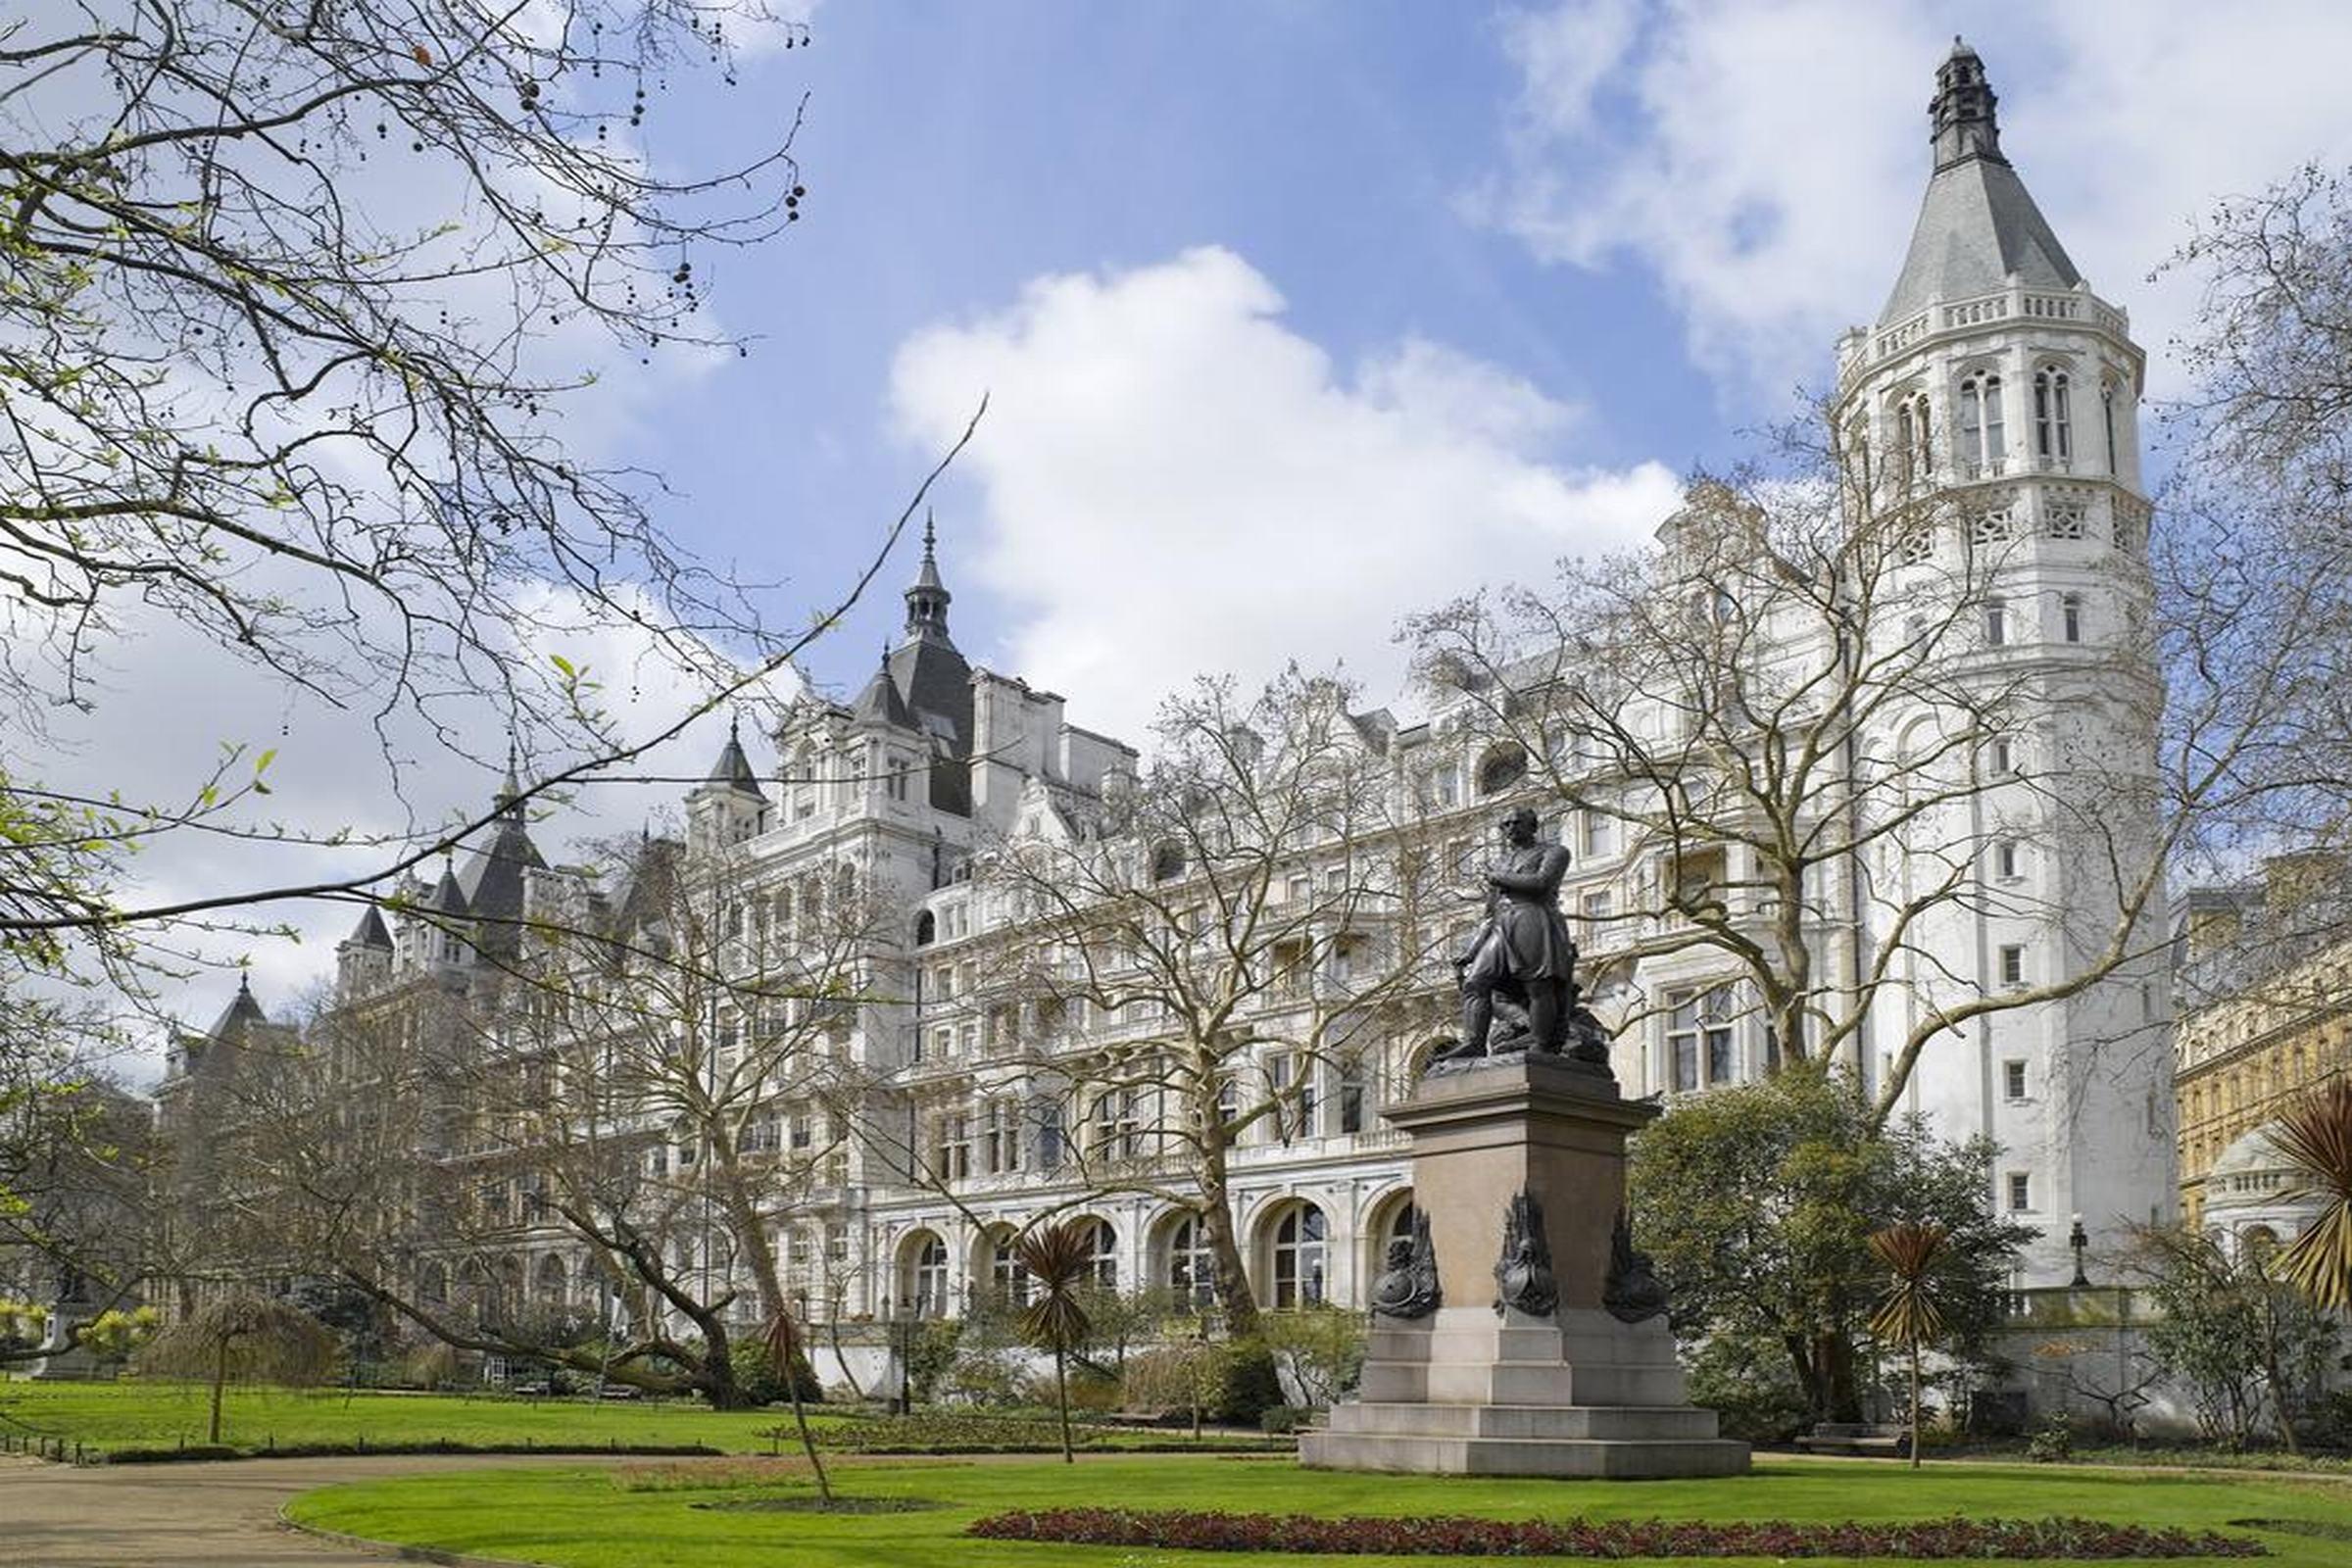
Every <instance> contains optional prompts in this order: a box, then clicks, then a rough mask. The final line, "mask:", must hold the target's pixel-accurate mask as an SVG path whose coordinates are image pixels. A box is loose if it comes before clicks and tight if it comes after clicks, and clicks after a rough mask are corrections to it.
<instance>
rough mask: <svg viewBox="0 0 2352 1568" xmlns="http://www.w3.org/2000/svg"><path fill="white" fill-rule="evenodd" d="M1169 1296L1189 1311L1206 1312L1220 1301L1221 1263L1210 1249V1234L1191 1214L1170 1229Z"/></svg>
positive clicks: (1184, 1309)
mask: <svg viewBox="0 0 2352 1568" xmlns="http://www.w3.org/2000/svg"><path fill="white" fill-rule="evenodd" d="M1168 1294H1169V1295H1170V1296H1173V1297H1174V1298H1175V1299H1176V1304H1177V1306H1178V1308H1179V1309H1181V1310H1183V1311H1188V1312H1204V1311H1206V1310H1208V1308H1209V1306H1210V1305H1211V1304H1212V1303H1214V1301H1215V1300H1216V1296H1217V1260H1216V1257H1215V1255H1214V1254H1212V1253H1211V1252H1210V1251H1209V1250H1208V1231H1207V1228H1206V1227H1205V1226H1203V1225H1202V1224H1201V1221H1200V1220H1199V1219H1197V1218H1195V1217H1194V1216H1192V1215H1190V1214H1187V1215H1186V1216H1185V1217H1184V1218H1182V1219H1180V1220H1178V1221H1177V1222H1176V1223H1175V1224H1173V1225H1171V1226H1169V1227H1168Z"/></svg>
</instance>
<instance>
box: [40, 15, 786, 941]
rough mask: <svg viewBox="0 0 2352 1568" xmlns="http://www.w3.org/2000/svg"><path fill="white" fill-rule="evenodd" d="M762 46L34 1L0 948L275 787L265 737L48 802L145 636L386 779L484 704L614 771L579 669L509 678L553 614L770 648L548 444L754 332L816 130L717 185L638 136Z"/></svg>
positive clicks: (547, 24) (299, 830)
mask: <svg viewBox="0 0 2352 1568" xmlns="http://www.w3.org/2000/svg"><path fill="white" fill-rule="evenodd" d="M739 35H748V37H749V38H750V39H752V40H754V41H756V42H757V43H758V44H759V45H760V47H772V46H773V45H775V44H777V43H782V44H784V45H786V46H793V45H796V44H800V43H805V42H806V41H807V37H806V34H805V32H804V31H803V30H802V29H800V28H799V27H798V26H797V25H784V24H780V23H776V22H774V21H772V20H770V19H769V18H768V17H767V16H766V15H765V14H764V12H763V11H762V9H761V7H760V0H714V3H710V4H694V3H680V0H564V3H559V4H557V5H554V6H544V5H530V6H524V5H515V6H504V5H491V6H487V7H485V6H482V5H478V4H475V3H472V0H422V3H417V4H390V3H385V0H335V3H323V0H321V3H316V4H309V3H298V4H291V5H283V4H276V3H273V0H38V3H37V4H36V5H35V6H34V7H33V10H32V12H31V14H29V15H25V14H24V13H22V12H21V11H20V12H19V14H18V15H17V16H16V17H14V18H13V19H12V20H9V21H7V22H5V23H0V409H4V410H5V413H4V414H0V629H4V630H5V636H0V714H5V725H6V727H7V729H8V730H9V731H10V732H11V733H12V734H13V735H14V736H16V737H19V738H21V739H22V740H23V741H24V742H25V744H23V745H18V746H11V747H8V748H6V749H4V750H0V855H4V856H5V860H0V940H5V941H8V942H10V943H11V944H12V948H11V951H10V956H13V957H19V958H23V959H28V960H30V961H32V962H35V963H44V962H51V961H54V959H55V957H56V956H57V954H56V952H55V949H54V946H51V947H46V948H44V947H41V946H38V945H37V939H39V938H41V937H42V936H43V934H44V933H50V932H56V931H61V930H62V931H70V932H83V933H86V932H90V931H96V930H103V929H105V928H107V927H108V926H109V924H110V922H112V921H114V920H116V919H118V918H119V917H120V916H122V915H123V913H125V912H126V911H124V910H122V909H120V908H119V907H115V906H113V905H112V904H111V903H110V901H109V885H110V883H111V882H113V881H114V880H115V879H116V875H117V873H118V872H119V871H120V869H121V866H120V863H119V862H120V858H121V855H122V854H123V852H125V851H127V850H128V849H130V848H133V847H135V846H137V845H138V844H140V843H141V842H143V841H145V840H148V839H151V838H153V837H154V836H155V835H156V834H158V833H162V832H165V831H175V830H181V829H186V828H188V827H190V826H191V824H193V825H195V826H197V827H199V828H201V827H204V826H206V825H208V824H209V825H212V826H213V827H214V828H215V829H216V830H220V829H221V828H222V827H224V826H225V825H226V809H227V808H228V807H229V806H230V805H232V804H234V803H235V802H236V801H237V800H238V799H239V798H240V797H241V796H244V795H246V794H249V793H250V792H252V791H253V790H254V789H255V788H256V786H257V785H260V784H263V783H264V782H265V780H264V778H263V771H262V770H263V769H265V768H266V766H267V761H268V759H267V758H266V757H262V758H257V757H254V756H252V755H245V756H242V757H238V758H234V759H231V760H230V761H229V762H228V763H226V764H224V765H223V766H221V768H220V769H218V770H217V771H212V772H210V773H209V775H208V771H207V766H208V764H206V763H204V762H201V761H200V762H199V763H198V764H197V770H196V776H191V777H185V778H167V779H162V780H157V781H153V782H149V781H140V782H139V783H138V784H137V786H136V787H126V788H125V789H124V790H123V792H122V797H121V798H120V799H84V798H75V797H73V795H72V794H71V793H70V792H65V791H60V790H57V789H54V788H52V787H50V784H49V782H48V781H47V780H45V779H44V777H43V776H42V769H41V761H42V760H43V759H42V758H41V757H40V754H39V752H38V750H37V742H38V739H39V737H40V736H41V734H42V732H43V731H42V724H43V721H44V719H45V718H46V717H47V716H48V715H49V714H50V713H51V712H53V711H55V710H57V709H58V708H59V707H61V706H63V707H71V708H79V709H90V708H92V707H94V706H96V705H100V704H102V703H103V702H104V698H105V692H104V683H103V680H102V679H100V678H98V677H99V676H100V675H101V674H102V672H103V670H104V669H105V667H106V666H107V664H108V663H109V661H110V655H111V654H112V653H113V652H114V651H115V648H116V645H117V642H118V640H119V639H121V638H123V637H124V636H132V635H137V634H138V632H139V631H140V630H141V628H147V629H153V628H155V627H157V626H160V625H165V624H170V625H172V626H175V627H177V628H179V629H180V631H181V633H182V634H187V633H193V634H194V635H196V636H198V637H200V638H201V639H202V640H204V641H205V642H206V643H208V644H210V645H212V646H214V647H217V648H219V649H221V650H224V651H225V652H227V653H228V654H230V655H233V656H237V657H241V658H243V659H246V660H249V661H253V662H257V663H258V664H260V665H261V666H263V667H264V668H265V669H266V670H268V671H269V672H270V673H271V674H272V675H274V676H275V677H276V678H278V679H280V680H282V681H284V682H287V683H290V684H291V685H293V686H298V687H300V688H303V689H306V690H307V691H308V692H309V693H311V694H313V696H314V697H315V698H316V699H317V700H319V701H320V702H323V703H326V704H331V705H336V706H340V707H346V708H351V709H355V710H358V711H362V712H365V713H367V714H369V715H371V716H372V717H373V718H374V719H375V720H376V722H377V724H378V727H379V729H380V730H382V731H383V732H384V734H385V742H384V748H383V751H384V760H385V764H386V766H387V768H389V769H392V770H394V771H395V772H397V769H398V767H399V765H400V760H401V759H403V758H404V757H410V756H414V755H416V750H415V749H416V748H417V747H418V746H420V745H423V746H431V747H433V748H434V749H436V750H438V749H441V748H447V749H451V750H455V751H458V752H461V753H466V752H469V751H470V752H472V753H474V754H476V755H478V754H479V753H481V752H483V751H486V750H492V749H494V748H495V746H496V744H497V741H496V740H495V739H486V738H485V729H486V726H485V725H484V724H483V722H482V720H483V714H484V708H485V706H487V707H488V708H490V709H492V710H494V711H499V712H501V713H503V714H504V715H505V716H506V717H508V719H509V720H510V725H511V727H515V728H519V729H520V730H522V731H523V732H524V734H525V735H526V737H533V738H536V739H537V740H538V741H539V742H541V743H542V744H544V746H545V747H546V748H547V749H548V750H550V751H554V752H558V753H562V752H566V751H568V752H571V753H572V754H574V755H577V754H578V752H579V750H580V749H581V747H582V746H585V747H586V748H587V749H588V750H589V751H590V752H594V751H595V750H596V749H597V742H598V740H599V738H600V735H601V726H600V725H599V723H598V722H597V713H596V702H595V697H594V691H593V686H592V685H589V684H586V683H584V682H583V681H582V680H581V679H580V678H579V676H578V672H577V671H571V670H564V669H561V668H555V667H551V666H550V665H549V664H548V662H547V661H545V660H544V659H541V658H538V657H536V656H533V657H530V658H518V657H517V654H518V652H519V651H521V649H522V645H523V644H524V642H525V641H526V639H527V636H528V634H529V633H530V632H532V631H533V630H535V629H551V628H557V627H564V626H585V625H597V624H602V625H609V626H621V627H630V628H635V629H636V630H637V632H638V633H640V634H641V635H643V636H644V637H645V638H646V639H648V640H649V641H650V642H651V643H652V644H653V645H654V646H655V647H657V648H659V649H660V650H661V651H662V654H663V655H664V656H665V657H667V658H670V659H672V660H674V661H676V662H678V663H679V664H680V665H682V666H683V667H685V668H687V669H690V670H696V671H709V672H711V674H712V675H713V676H714V677H715V678H717V679H720V680H724V679H726V678H729V677H731V676H733V675H735V674H736V673H737V671H736V670H734V669H726V668H721V667H720V660H721V654H720V652H719V650H720V649H722V648H723V649H724V650H725V653H726V655H727V656H731V657H733V658H736V659H739V660H750V661H752V662H759V661H760V660H761V659H762V658H764V657H766V656H768V655H771V654H773V653H774V652H776V650H777V649H778V648H779V647H780V646H781V645H780V644H779V643H778V642H777V641H776V640H775V639H774V638H772V637H770V636H769V635H768V633H767V632H766V631H765V629H764V628H763V627H762V626H761V624H760V616H759V614H758V613H757V611H756V608H755V606H754V605H753V604H752V603H751V599H752V597H754V596H752V595H749V594H747V593H746V591H745V588H744V585H742V584H740V583H736V582H731V581H729V580H727V579H726V578H725V577H724V576H722V575H719V574H715V573H713V572H711V571H710V570H709V569H707V568H706V567H705V566H703V565H702V564H699V563H698V562H696V561H695V560H694V559H693V558H692V557H691V556H689V555H688V554H687V553H685V552H684V551H683V550H681V549H680V548H679V547H678V546H677V544H676V543H675V541H674V540H673V539H672V538H671V537H670V536H669V535H668V534H666V533H665V531H664V530H663V528H662V526H661V525H660V524H659V523H658V522H657V521H656V519H655V518H654V517H653V515H651V510H650V509H651V508H652V506H653V504H654V502H655V500H656V498H657V496H658V483H657V481H656V478H655V476H652V475H649V474H644V473H637V472H630V471H625V470H619V469H615V468H612V467H609V466H600V465H599V463H598V461H597V460H596V459H595V458H594V457H593V455H588V456H582V455H578V454H574V453H571V452H567V451H566V449H565V446H564V440H563V438H562V434H561V432H562V427H563V421H564V419H565V418H567V417H572V418H576V417H578V416H579V415H580V414H581V413H582V412H583V411H584V410H591V409H597V408H605V409H612V410H625V409H626V407H627V399H628V395H629V394H628V389H627V387H626V386H625V385H623V384H609V385H605V386H601V387H600V386H596V385H594V384H593V383H595V382H596V380H597V379H598V375H597V371H596V368H595V367H596V365H597V364H598V363H599V362H604V363H610V364H618V365H621V366H624V367H635V366H639V365H650V364H653V363H657V361H658V359H659V358H660V357H662V356H671V355H684V356H701V355H709V354H712V353H719V352H724V353H727V354H729V355H732V354H733V353H735V352H737V351H739V350H740V349H742V348H743V347H744V345H740V344H737V343H736V342H734V341H733V340H732V339H731V338H730V337H729V336H728V334H727V332H726V329H725V328H724V326H723V325H722V324H720V322H719V321H718V320H717V319H716V318H715V317H714V316H713V315H712V314H711V311H710V309H708V308H707V307H708V304H709V301H708V300H707V297H706V293H705V289H706V283H707V280H708V278H709V275H710V274H711V272H712V271H715V270H718V268H717V267H716V266H714V265H713V264H714V262H718V261H721V260H723V258H724V257H725V255H726V254H727V253H728V251H729V250H730V249H731V248H735V247H741V246H746V245H751V244H755V243H758V242H760V241H761V240H764V239H766V238H768V237H769V236H771V235H773V234H775V233H776V232H778V231H779V230H781V229H782V228H783V227H784V226H785V225H786V224H787V223H789V222H790V221H792V220H793V219H794V218H796V217H797V216H798V213H799V210H800V203H801V200H802V197H803V191H802V187H801V185H800V179H801V175H800V173H799V171H798V169H797V167H796V165H795V163H794V161H793V158H792V156H791V143H792V135H793V131H794V128H795V123H796V120H795V114H794V110H793V107H792V106H791V104H790V103H789V102H788V103H786V104H784V105H782V106H781V107H780V108H779V109H778V110H777V111H776V112H775V113H774V114H773V116H772V117H771V118H770V121H769V123H768V125H767V127H766V129H765V132H764V134H763V135H762V137H761V138H760V139H759V140H757V141H755V142H754V143H752V144H751V145H749V146H748V147H746V149H745V150H744V152H743V154H742V155H741V156H740V158H739V159H738V160H737V161H735V162H734V163H733V164H732V165H731V166H729V167H724V168H709V169H704V170H700V171H697V172H689V173H675V172H667V171H671V170H674V169H676V168H677V167H678V166H677V164H676V162H675V161H674V160H672V159H669V158H665V157H654V156H649V153H648V150H647V149H648V147H649V146H658V145H659V143H658V140H657V138H658V135H659V131H660V129H661V126H662V117H663V112H664V110H665V109H666V108H667V105H668V102H669V95H670V94H671V93H672V92H673V91H679V90H703V89H702V86H701V84H702V83H704V82H710V83H711V84H713V85H717V84H719V83H731V82H732V80H733V66H732V59H733V52H734V49H735V47H736V43H737V39H738V37H739ZM612 379H613V381H614V382H615V383H618V382H625V380H626V379H627V378H626V376H625V374H624V375H623V376H620V377H614V378H612ZM593 679H594V676H593V675H591V676H590V677H588V680H589V681H593ZM419 718H420V719H421V722H422V725H423V730H422V732H421V733H419V732H418V730H417V728H416V727H415V726H416V724H417V722H418V720H419ZM395 721H397V722H398V723H400V724H401V725H403V726H404V731H403V733H402V734H401V735H400V736H399V738H398V739H397V740H396V739H395V738H394V736H393V734H392V732H391V726H392V725H393V723H394V722H395ZM488 734H489V735H491V736H495V735H496V729H495V728H489V729H488ZM243 738H244V737H229V736H224V737H222V739H223V740H224V741H225V740H232V739H243ZM344 826H345V824H342V823H333V824H326V823H310V822H297V823H291V824H283V825H281V826H279V827H278V828H276V829H275V830H274V832H275V833H276V834H277V835H279V836H291V837H295V838H306V837H320V838H323V837H327V836H329V835H331V834H332V833H334V832H335V831H337V830H339V829H341V828H343V827H344ZM128 912H133V913H136V912H138V911H128Z"/></svg>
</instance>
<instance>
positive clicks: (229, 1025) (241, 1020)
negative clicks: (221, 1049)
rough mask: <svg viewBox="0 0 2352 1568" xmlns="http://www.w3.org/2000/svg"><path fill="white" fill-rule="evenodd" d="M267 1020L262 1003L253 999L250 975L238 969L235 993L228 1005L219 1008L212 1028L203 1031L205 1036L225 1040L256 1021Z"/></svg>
mask: <svg viewBox="0 0 2352 1568" xmlns="http://www.w3.org/2000/svg"><path fill="white" fill-rule="evenodd" d="M269 1021H270V1016H269V1014H267V1013H265V1012H263V1011H262V1005H261V1004H260V1003H259V1002H257V1001H255V1000H254V996H253V981H252V977H251V976H249V975H247V974H245V973H243V972H242V971H240V972H239V973H238V975H237V994H236V995H235V996H233V997H231V998H229V1001H228V1005H227V1006H226V1007H223V1008H222V1009H221V1016H220V1017H219V1018H217V1019H215V1020H214V1022H213V1026H212V1028H210V1029H208V1030H206V1031H205V1037H206V1038H207V1039H210V1040H227V1039H229V1038H231V1037H232V1036H236V1035H242V1034H243V1033H244V1032H245V1031H246V1030H247V1029H249V1028H251V1027H252V1026H253V1025H255V1024H257V1023H268V1022H269Z"/></svg>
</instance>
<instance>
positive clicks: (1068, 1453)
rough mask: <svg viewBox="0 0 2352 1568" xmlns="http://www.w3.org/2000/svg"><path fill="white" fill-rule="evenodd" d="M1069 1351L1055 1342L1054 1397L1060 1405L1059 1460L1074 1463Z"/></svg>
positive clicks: (1076, 1460) (1075, 1459)
mask: <svg viewBox="0 0 2352 1568" xmlns="http://www.w3.org/2000/svg"><path fill="white" fill-rule="evenodd" d="M1069 1361H1070V1356H1069V1351H1068V1350H1067V1349H1066V1348H1063V1346H1062V1345H1061V1344H1060V1343H1059V1342H1056V1343H1055V1344H1054V1402H1055V1403H1056V1404H1058V1405H1060V1406H1061V1462H1062V1463H1063V1464H1076V1463H1077V1462H1078V1453H1077V1450H1076V1449H1075V1448H1073V1447H1071V1446H1070V1371H1069Z"/></svg>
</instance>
